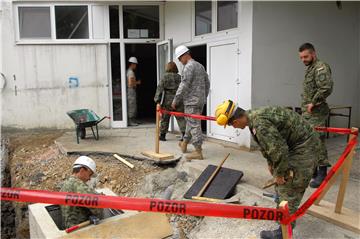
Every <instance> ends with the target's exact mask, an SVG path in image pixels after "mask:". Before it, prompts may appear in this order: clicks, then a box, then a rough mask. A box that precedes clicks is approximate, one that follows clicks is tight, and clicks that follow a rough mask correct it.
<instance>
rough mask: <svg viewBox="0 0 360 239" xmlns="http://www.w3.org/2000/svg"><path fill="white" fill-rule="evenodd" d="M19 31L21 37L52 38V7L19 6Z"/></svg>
mask: <svg viewBox="0 0 360 239" xmlns="http://www.w3.org/2000/svg"><path fill="white" fill-rule="evenodd" d="M19 33H20V34H19V35H20V39H24V38H41V39H50V38H51V20H50V7H19Z"/></svg>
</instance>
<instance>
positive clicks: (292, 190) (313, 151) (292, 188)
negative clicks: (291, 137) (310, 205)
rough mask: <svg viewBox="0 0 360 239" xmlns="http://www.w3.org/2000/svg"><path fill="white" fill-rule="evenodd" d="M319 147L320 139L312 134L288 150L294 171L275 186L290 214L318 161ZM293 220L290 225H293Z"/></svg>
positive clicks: (296, 205) (295, 206) (290, 165)
mask: <svg viewBox="0 0 360 239" xmlns="http://www.w3.org/2000/svg"><path fill="white" fill-rule="evenodd" d="M319 147H320V140H319V138H318V137H317V135H314V136H313V137H311V138H310V139H309V140H307V141H306V142H305V143H304V144H302V145H300V146H299V147H297V148H296V149H294V150H292V151H290V152H289V168H291V170H292V171H293V172H294V177H293V178H292V179H288V180H287V181H286V183H285V184H283V185H277V186H276V187H275V190H276V192H277V193H278V195H279V197H280V202H281V201H287V202H288V203H289V210H290V214H293V213H294V212H295V211H296V210H297V209H298V207H299V205H300V203H301V200H302V198H303V196H304V193H305V190H306V188H307V187H308V185H309V183H310V180H311V178H312V175H313V173H314V169H315V167H316V165H317V164H318V161H319V155H318V154H317V152H318V149H319ZM295 224H296V223H295V222H293V223H292V224H291V225H292V226H293V228H294V227H295Z"/></svg>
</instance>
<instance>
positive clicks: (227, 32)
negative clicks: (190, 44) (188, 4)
mask: <svg viewBox="0 0 360 239" xmlns="http://www.w3.org/2000/svg"><path fill="white" fill-rule="evenodd" d="M195 1H196V0H195ZM195 1H194V2H193V4H192V11H191V13H192V14H191V24H192V25H191V28H192V40H194V41H201V40H204V39H208V38H214V37H223V36H229V35H230V36H232V35H234V34H237V33H238V32H239V26H240V22H239V19H240V14H241V1H238V14H237V27H234V28H230V29H226V30H221V31H218V30H217V21H218V17H217V11H218V7H217V3H218V1H212V6H211V17H212V19H211V20H212V21H211V24H212V25H211V32H210V33H205V34H202V35H198V36H197V35H195V24H196V15H195V14H196V13H195Z"/></svg>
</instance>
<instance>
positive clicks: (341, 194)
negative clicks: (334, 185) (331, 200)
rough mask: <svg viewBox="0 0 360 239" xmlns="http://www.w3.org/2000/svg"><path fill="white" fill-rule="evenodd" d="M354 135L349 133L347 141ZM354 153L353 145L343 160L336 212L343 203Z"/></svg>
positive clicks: (338, 211) (339, 210)
mask: <svg viewBox="0 0 360 239" xmlns="http://www.w3.org/2000/svg"><path fill="white" fill-rule="evenodd" d="M352 132H354V128H353V129H352ZM355 137H357V136H356V135H353V134H352V135H350V137H349V141H351V140H352V139H354V138H355ZM354 153H355V147H353V149H352V150H351V152H350V153H349V155H348V156H347V157H346V159H345V162H344V167H343V170H342V177H341V183H340V187H339V192H338V196H337V199H336V206H335V212H337V213H341V208H342V205H343V203H344V198H345V191H346V187H347V184H348V182H349V177H350V169H351V165H352V160H353V157H354Z"/></svg>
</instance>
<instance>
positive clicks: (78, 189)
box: [61, 156, 103, 228]
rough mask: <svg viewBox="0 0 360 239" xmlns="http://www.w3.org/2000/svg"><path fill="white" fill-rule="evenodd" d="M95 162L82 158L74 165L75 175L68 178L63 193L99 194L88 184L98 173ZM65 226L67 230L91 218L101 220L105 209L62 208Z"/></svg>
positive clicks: (85, 157)
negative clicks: (93, 216) (94, 217)
mask: <svg viewBox="0 0 360 239" xmlns="http://www.w3.org/2000/svg"><path fill="white" fill-rule="evenodd" d="M95 170H96V165H95V162H94V161H93V160H92V159H91V158H89V157H87V156H80V157H79V158H78V159H77V160H76V161H75V162H74V164H73V174H72V176H70V178H68V179H67V180H66V181H65V182H64V184H63V186H62V188H61V191H62V192H72V193H86V194H97V192H96V191H95V190H94V189H92V188H90V187H89V186H88V185H87V184H86V182H87V181H88V180H90V178H91V176H92V175H93V174H95V173H96V171H95ZM61 213H62V218H63V225H64V226H65V228H69V227H72V226H74V225H77V224H79V223H82V222H84V221H87V220H89V217H90V216H92V215H95V216H96V217H98V218H99V219H102V217H103V209H99V208H87V207H72V206H61Z"/></svg>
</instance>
